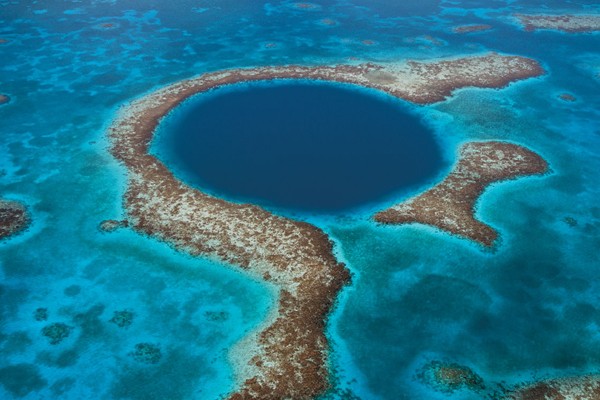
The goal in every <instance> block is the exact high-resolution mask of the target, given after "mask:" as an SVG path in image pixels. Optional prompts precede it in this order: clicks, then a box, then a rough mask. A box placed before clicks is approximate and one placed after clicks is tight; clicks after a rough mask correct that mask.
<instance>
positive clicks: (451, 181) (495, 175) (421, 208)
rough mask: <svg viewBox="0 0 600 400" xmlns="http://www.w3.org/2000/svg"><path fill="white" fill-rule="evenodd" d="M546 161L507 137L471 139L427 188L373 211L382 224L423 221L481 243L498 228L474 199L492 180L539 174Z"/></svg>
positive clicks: (487, 242)
mask: <svg viewBox="0 0 600 400" xmlns="http://www.w3.org/2000/svg"><path fill="white" fill-rule="evenodd" d="M546 171H548V165H547V163H546V161H544V159H542V158H541V157H540V156H539V155H537V154H536V153H534V152H532V151H531V150H528V149H526V148H524V147H521V146H517V145H515V144H511V143H505V142H471V143H467V144H465V145H464V146H463V147H462V148H461V149H460V152H459V159H458V162H457V163H456V165H455V166H454V168H453V170H452V171H451V172H450V174H449V175H448V176H447V177H446V178H445V179H444V180H443V181H442V182H440V183H439V184H437V185H436V186H434V187H433V188H431V189H429V190H427V191H426V192H424V193H422V194H420V195H418V196H416V197H414V198H412V199H409V200H407V201H404V202H402V203H400V204H397V205H394V206H392V207H390V208H388V209H387V210H384V211H380V212H378V213H377V214H375V217H374V219H375V220H376V221H378V222H381V223H384V224H408V223H421V224H425V225H431V226H435V227H437V228H439V229H442V230H444V231H447V232H450V233H453V234H455V235H458V236H462V237H466V238H469V239H471V240H474V241H476V242H478V243H481V244H482V245H484V246H491V245H493V244H494V241H495V240H496V238H497V236H498V233H497V232H496V231H495V230H494V229H493V228H492V227H491V226H489V225H486V224H485V223H483V222H481V221H478V220H477V219H476V218H475V216H474V206H475V202H476V201H477V199H478V198H479V196H480V195H481V194H482V193H483V191H484V190H485V188H486V187H487V186H489V185H490V184H492V183H494V182H499V181H504V180H507V179H514V178H517V177H520V176H526V175H534V174H542V173H544V172H546Z"/></svg>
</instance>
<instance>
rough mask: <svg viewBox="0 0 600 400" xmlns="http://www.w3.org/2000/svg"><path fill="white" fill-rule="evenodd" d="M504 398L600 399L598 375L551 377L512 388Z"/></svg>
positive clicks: (520, 399) (533, 399)
mask: <svg viewBox="0 0 600 400" xmlns="http://www.w3.org/2000/svg"><path fill="white" fill-rule="evenodd" d="M505 399H506V400H538V399H539V400H566V399H570V400H594V399H600V376H598V375H585V376H579V377H566V378H559V379H551V380H546V381H541V382H536V383H532V384H527V385H523V386H521V387H519V388H516V389H514V390H513V391H512V392H511V393H509V394H508V395H507V396H506V397H505Z"/></svg>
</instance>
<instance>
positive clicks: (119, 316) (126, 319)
mask: <svg viewBox="0 0 600 400" xmlns="http://www.w3.org/2000/svg"><path fill="white" fill-rule="evenodd" d="M133 317H134V314H133V312H131V311H127V310H122V311H115V313H114V314H113V317H112V318H111V319H110V320H109V322H112V323H113V324H115V325H117V326H118V327H119V328H127V327H128V326H129V325H131V323H132V322H133Z"/></svg>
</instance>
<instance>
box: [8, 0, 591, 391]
mask: <svg viewBox="0 0 600 400" xmlns="http://www.w3.org/2000/svg"><path fill="white" fill-rule="evenodd" d="M404 3H405V4H406V8H401V7H399V6H394V5H392V2H383V1H382V2H377V3H372V2H367V1H356V2H352V1H321V2H318V3H315V4H316V6H315V7H313V8H311V9H305V10H302V9H298V8H296V7H294V5H293V3H291V2H280V3H276V2H271V3H263V2H260V1H256V2H254V1H253V2H241V1H221V2H212V1H207V2H184V1H172V2H158V1H149V2H144V3H143V4H137V3H135V4H134V3H131V2H127V1H118V0H115V1H90V2H85V3H84V2H75V1H73V2H71V1H64V2H31V1H16V0H13V1H7V0H5V1H2V0H0V22H1V23H0V38H3V39H7V40H8V41H7V42H6V43H1V44H0V54H1V56H2V63H0V71H1V74H0V76H1V80H0V93H5V94H7V95H9V96H10V97H11V101H10V102H9V103H8V104H5V105H1V106H0V121H1V123H0V130H1V134H0V170H1V171H2V173H1V174H0V175H1V177H0V187H1V195H2V197H6V198H11V199H17V200H22V201H24V202H25V203H26V204H28V206H29V208H30V210H31V212H32V216H33V219H34V222H33V225H32V226H31V227H30V229H29V230H28V231H27V232H26V233H24V234H23V235H20V236H18V237H15V238H13V239H11V240H9V241H7V242H4V243H1V244H0V297H1V299H0V397H1V398H6V399H12V398H28V399H38V398H66V399H85V398H88V399H97V398H116V399H118V398H122V399H124V398H138V399H142V398H144V399H145V398H152V396H154V397H155V398H172V399H189V398H201V399H216V398H218V397H219V396H221V395H224V394H226V393H227V392H229V391H230V390H231V389H232V388H233V385H234V381H233V371H232V368H231V366H230V364H229V361H228V349H229V348H231V346H232V345H233V344H234V343H236V342H237V341H238V340H239V339H240V338H241V337H243V335H244V334H245V333H246V332H248V331H249V330H251V329H253V328H255V327H256V326H258V324H259V323H260V322H261V320H262V319H263V318H264V316H265V315H266V314H267V312H268V310H269V307H270V306H271V305H272V301H273V296H272V294H271V292H270V290H269V288H267V287H265V286H263V285H262V284H260V283H257V282H254V281H252V280H250V279H249V278H248V277H247V276H245V275H242V274H239V273H236V272H234V271H233V270H232V269H230V268H228V267H227V266H223V265H218V264H214V263H211V262H208V261H206V260H202V259H193V258H191V257H188V256H186V255H183V254H179V253H176V252H174V251H173V250H171V249H170V248H168V247H167V246H165V245H162V244H160V243H157V242H156V241H153V240H151V239H148V238H144V237H141V236H139V235H137V234H135V233H133V232H131V231H129V230H120V231H117V232H115V233H112V234H102V233H100V232H99V231H98V230H97V225H98V223H99V222H100V221H102V220H104V219H107V218H119V217H120V216H121V212H122V210H121V206H120V203H121V196H122V194H123V190H124V169H123V168H122V167H120V166H119V165H118V164H117V163H116V162H115V161H114V160H113V159H112V158H111V157H110V155H109V154H108V152H107V143H106V139H105V129H106V128H107V126H108V125H109V123H110V121H111V120H112V118H113V117H114V115H115V112H116V110H117V109H118V107H119V106H121V105H123V104H125V103H126V102H127V101H128V100H130V99H132V98H135V97H138V96H140V95H142V94H143V93H146V92H148V91H150V90H152V89H155V88H157V87H159V86H161V85H163V84H166V83H170V82H173V81H177V80H179V79H183V78H187V77H189V76H193V75H196V74H199V73H202V72H205V71H213V70H217V69H221V68H231V67H240V66H244V67H250V66H256V65H272V64H275V65H282V64H290V63H300V64H319V63H342V62H345V61H346V60H348V58H350V57H356V58H359V59H361V60H367V61H388V60H394V59H397V58H407V57H408V58H420V59H428V58H432V57H440V56H454V55H458V54H478V53H480V52H485V51H490V50H492V51H498V52H504V53H510V54H519V55H523V56H528V57H533V58H536V59H538V60H540V61H541V62H542V63H543V65H544V66H545V68H546V69H547V70H548V74H547V75H545V76H543V77H540V78H538V79H531V80H528V81H525V82H521V83H517V84H513V85H511V86H510V87H509V88H507V89H503V90H498V91H496V90H477V89H464V90H461V91H459V92H458V93H456V95H455V96H454V97H453V98H451V99H449V100H448V101H445V102H442V103H439V104H435V105H432V106H426V107H417V106H412V105H408V104H407V105H406V107H407V109H409V110H410V112H412V113H415V114H416V115H418V116H419V118H421V119H422V120H423V121H424V123H425V124H427V125H428V126H429V127H430V129H433V132H434V134H435V135H436V138H437V139H436V140H437V142H438V143H440V145H441V146H442V152H443V158H444V159H445V160H450V161H452V159H453V157H454V155H455V151H456V149H457V147H458V146H459V145H460V144H461V143H463V142H465V141H469V140H480V139H486V140H487V139H502V140H509V141H512V142H515V143H519V144H523V145H526V146H528V147H530V148H531V149H533V150H535V151H537V152H538V153H539V154H541V155H542V156H543V157H544V158H546V159H547V160H548V161H549V163H550V166H551V168H552V174H551V175H549V176H546V177H541V178H540V177H536V178H530V179H525V180H521V181H515V182H510V183H504V184H499V185H496V186H495V187H493V188H491V189H490V190H489V191H488V192H487V193H486V194H485V195H484V196H483V198H482V199H481V202H480V203H479V204H478V209H477V214H478V216H479V217H480V218H481V219H483V220H484V221H486V222H488V223H490V224H491V225H492V226H494V227H495V228H497V229H498V230H499V231H500V234H501V242H500V244H499V246H498V247H497V248H496V249H495V250H494V251H487V252H486V251H482V250H481V248H479V247H478V246H476V245H474V244H471V243H470V242H468V241H465V240H461V239H457V238H452V237H451V236H449V235H447V234H443V233H439V232H437V231H434V230H433V229H430V228H425V227H420V226H406V227H397V228H390V227H381V226H377V225H374V224H372V223H371V222H370V221H369V220H368V219H367V216H368V214H366V213H356V214H352V215H349V216H346V217H344V218H338V219H331V218H321V219H319V218H315V219H314V220H315V222H317V223H319V224H320V225H321V226H322V227H323V228H324V229H325V230H326V231H328V232H329V233H330V234H331V235H332V237H333V239H334V240H335V241H336V251H337V252H338V254H339V257H340V259H344V260H345V261H347V262H348V265H349V268H351V269H352V271H353V272H354V279H353V284H352V285H351V286H349V287H348V288H347V289H345V291H344V292H343V293H342V295H341V297H340V301H339V304H338V307H337V308H336V310H335V312H334V315H333V316H332V319H331V320H330V323H329V325H328V335H329V336H330V338H331V339H332V343H333V352H332V357H331V364H332V365H331V368H332V371H333V372H334V379H335V380H334V382H335V388H334V390H333V391H332V393H331V394H330V397H333V398H344V396H346V398H348V396H347V394H348V393H353V394H355V395H356V396H359V397H360V398H363V399H400V398H406V399H415V398H416V399H443V398H448V396H447V395H446V394H443V393H440V392H436V391H434V390H432V389H431V388H430V387H428V386H426V385H423V384H422V383H421V382H420V381H419V380H418V379H416V371H417V370H418V369H419V368H420V367H421V366H422V365H424V364H425V363H426V362H427V361H429V360H432V359H436V360H437V359H441V360H448V361H451V362H457V363H461V364H465V365H468V366H469V367H471V368H472V369H474V370H475V371H477V372H478V373H479V374H480V375H481V376H482V377H483V378H484V379H485V380H486V382H487V383H488V384H489V385H490V386H493V385H494V382H499V381H506V382H507V383H508V384H510V383H513V382H517V381H524V380H529V379H532V378H540V377H546V376H553V377H554V376H561V375H565V374H578V373H586V372H596V371H597V370H598V368H599V367H600V364H599V362H598V360H600V354H599V349H600V346H599V344H600V338H599V337H598V334H597V331H598V329H597V327H598V326H600V304H599V302H598V298H597V293H598V292H599V289H600V288H599V287H598V286H599V284H598V282H599V280H598V273H599V272H598V267H599V266H600V260H599V255H598V252H597V249H598V248H600V208H599V207H598V205H597V199H598V198H600V193H598V192H599V189H598V182H600V158H599V156H598V154H599V152H598V149H599V148H600V131H599V128H598V126H599V123H598V121H599V120H600V112H599V111H598V110H600V107H599V104H600V94H599V93H600V90H599V89H600V76H599V74H600V53H599V50H598V49H600V36H599V35H598V34H586V35H566V34H560V33H555V32H536V33H526V32H523V31H522V30H521V29H520V28H519V27H518V26H516V25H515V24H514V23H513V22H512V20H511V18H510V15H511V14H512V13H514V12H536V11H543V12H551V11H554V10H559V11H560V12H585V13H599V12H600V9H599V7H598V4H597V1H595V0H589V1H569V2H568V1H558V0H556V1H552V2H545V4H546V6H545V7H543V8H542V7H541V6H538V2H533V1H531V2H527V1H501V0H498V1H493V2H484V1H475V0H472V1H468V2H447V1H439V2H438V1H431V2H422V1H421V2H404ZM488 7H490V8H488ZM324 19H331V20H332V21H333V22H334V23H333V24H331V23H324V22H323V20H324ZM465 23H489V24H491V25H492V26H493V27H494V29H493V30H491V31H489V32H481V33H476V34H471V35H455V34H452V31H451V28H452V27H453V26H455V25H458V24H465ZM102 24H112V25H111V26H110V27H102ZM426 35H431V36H433V37H435V38H436V39H438V40H437V41H436V42H432V41H431V40H430V39H428V38H427V37H426ZM365 40H368V42H366V43H365V42H364V41H365ZM267 44H272V45H269V46H267ZM563 92H569V93H572V94H573V95H575V97H576V98H577V101H575V102H573V103H567V102H563V101H562V100H559V99H558V98H557V96H558V95H559V94H560V93H563ZM385 205H386V206H387V205H388V203H386V204H385ZM370 207H371V208H377V207H375V206H374V205H371V206H370ZM567 217H570V218H572V219H573V220H574V221H575V222H576V223H575V224H573V223H572V220H565V218H567ZM567 221H571V223H567ZM38 308H47V312H48V318H47V320H46V321H37V320H36V319H35V318H34V313H35V311H36V309H38ZM123 310H129V311H132V312H133V313H134V318H133V320H132V323H131V325H130V326H128V327H124V328H119V327H118V326H117V325H116V324H114V323H112V322H110V320H111V319H112V318H113V316H114V312H115V311H123ZM53 323H64V324H66V325H68V326H70V327H71V331H70V334H69V336H68V337H67V338H65V339H64V340H63V341H62V342H61V343H59V344H57V345H51V344H50V343H49V341H48V339H47V338H46V337H44V336H43V334H42V329H43V328H44V327H45V326H48V325H50V324H53ZM139 343H150V344H152V345H154V346H157V347H158V348H159V349H160V352H161V355H162V357H161V359H160V361H159V362H158V363H157V364H148V363H144V362H140V361H139V360H138V359H136V358H134V357H133V356H132V355H131V353H132V352H134V350H135V345H136V344H139ZM90 365H93V366H94V368H90ZM340 393H346V395H342V394H340ZM452 398H458V399H463V398H464V399H468V398H476V397H475V396H474V395H472V394H470V393H469V392H467V391H459V392H457V393H455V394H454V395H453V396H452Z"/></svg>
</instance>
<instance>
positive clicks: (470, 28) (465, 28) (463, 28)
mask: <svg viewBox="0 0 600 400" xmlns="http://www.w3.org/2000/svg"><path fill="white" fill-rule="evenodd" d="M490 29H492V26H491V25H487V24H481V25H459V26H455V27H454V28H453V29H452V32H454V33H471V32H482V31H489V30H490Z"/></svg>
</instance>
